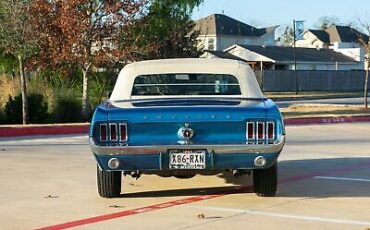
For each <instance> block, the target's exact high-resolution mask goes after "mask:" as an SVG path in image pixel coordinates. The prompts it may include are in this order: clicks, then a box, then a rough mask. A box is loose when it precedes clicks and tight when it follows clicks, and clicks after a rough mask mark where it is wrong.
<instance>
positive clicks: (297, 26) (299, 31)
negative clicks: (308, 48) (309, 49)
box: [294, 20, 304, 40]
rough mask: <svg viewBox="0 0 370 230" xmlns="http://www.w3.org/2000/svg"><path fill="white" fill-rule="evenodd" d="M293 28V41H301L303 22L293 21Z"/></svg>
mask: <svg viewBox="0 0 370 230" xmlns="http://www.w3.org/2000/svg"><path fill="white" fill-rule="evenodd" d="M294 27H295V39H296V40H303V32H304V21H303V20H300V21H294Z"/></svg>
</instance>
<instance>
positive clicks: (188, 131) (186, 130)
mask: <svg viewBox="0 0 370 230" xmlns="http://www.w3.org/2000/svg"><path fill="white" fill-rule="evenodd" d="M178 134H179V136H180V137H181V138H182V139H183V140H184V141H185V144H189V140H190V139H191V138H192V137H193V136H194V131H193V129H192V128H190V124H189V123H188V122H186V123H185V124H184V127H182V128H180V129H179V132H178Z"/></svg>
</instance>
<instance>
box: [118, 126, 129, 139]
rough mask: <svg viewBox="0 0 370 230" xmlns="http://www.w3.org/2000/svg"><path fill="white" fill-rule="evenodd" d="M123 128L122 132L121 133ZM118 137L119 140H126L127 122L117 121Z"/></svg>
mask: <svg viewBox="0 0 370 230" xmlns="http://www.w3.org/2000/svg"><path fill="white" fill-rule="evenodd" d="M123 130H124V133H122V131H123ZM119 137H120V141H127V140H128V134H127V123H119Z"/></svg>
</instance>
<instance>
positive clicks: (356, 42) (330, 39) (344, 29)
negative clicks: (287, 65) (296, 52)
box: [296, 25, 369, 62]
mask: <svg viewBox="0 0 370 230" xmlns="http://www.w3.org/2000/svg"><path fill="white" fill-rule="evenodd" d="M368 41H369V36H367V35H366V34H363V33H361V32H359V31H358V30H356V29H353V28H351V27H350V26H337V25H333V26H330V27H329V28H327V29H326V30H306V31H305V32H304V33H303V40H298V41H296V46H297V47H308V48H329V49H332V50H334V51H336V52H339V53H342V54H344V55H347V56H350V57H352V58H353V59H355V60H356V61H359V62H363V61H364V56H365V50H364V48H363V46H362V44H361V42H365V43H367V42H368Z"/></svg>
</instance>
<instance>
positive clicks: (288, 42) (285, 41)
mask: <svg viewBox="0 0 370 230" xmlns="http://www.w3.org/2000/svg"><path fill="white" fill-rule="evenodd" d="M293 40H294V33H293V28H292V27H290V26H287V27H285V30H284V33H283V34H282V35H281V36H280V37H279V38H278V42H279V44H280V45H283V46H292V43H293Z"/></svg>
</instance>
